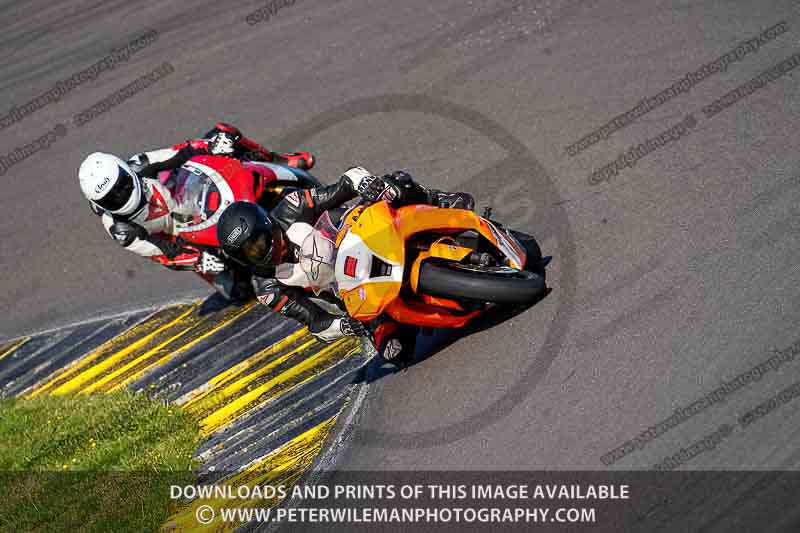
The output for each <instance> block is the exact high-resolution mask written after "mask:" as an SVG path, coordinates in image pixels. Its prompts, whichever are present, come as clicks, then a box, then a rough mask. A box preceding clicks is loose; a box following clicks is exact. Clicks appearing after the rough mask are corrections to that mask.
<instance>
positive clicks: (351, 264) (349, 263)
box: [344, 255, 358, 278]
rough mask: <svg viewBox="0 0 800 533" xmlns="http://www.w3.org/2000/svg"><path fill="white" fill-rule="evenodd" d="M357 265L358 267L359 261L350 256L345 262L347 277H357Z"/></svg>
mask: <svg viewBox="0 0 800 533" xmlns="http://www.w3.org/2000/svg"><path fill="white" fill-rule="evenodd" d="M356 265H358V259H356V258H355V257H352V256H349V255H348V256H347V259H345V260H344V273H345V275H346V276H350V277H351V278H354V277H356Z"/></svg>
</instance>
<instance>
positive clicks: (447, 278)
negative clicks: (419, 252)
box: [419, 261, 547, 305]
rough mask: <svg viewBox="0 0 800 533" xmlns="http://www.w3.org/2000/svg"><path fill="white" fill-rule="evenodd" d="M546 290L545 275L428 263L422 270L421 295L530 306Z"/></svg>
mask: <svg viewBox="0 0 800 533" xmlns="http://www.w3.org/2000/svg"><path fill="white" fill-rule="evenodd" d="M546 290H547V284H546V283H545V280H544V277H543V276H540V275H539V274H536V273H534V272H529V271H527V270H517V269H513V268H508V267H496V266H479V265H466V264H462V263H444V262H432V261H426V262H424V263H423V264H422V266H421V267H420V271H419V291H420V292H424V293H426V294H429V295H431V296H441V297H443V298H451V299H456V300H469V301H478V302H492V303H496V304H503V305H506V304H508V305H515V304H529V303H533V302H535V301H537V300H538V299H540V298H541V297H542V296H543V295H544V294H545V291H546Z"/></svg>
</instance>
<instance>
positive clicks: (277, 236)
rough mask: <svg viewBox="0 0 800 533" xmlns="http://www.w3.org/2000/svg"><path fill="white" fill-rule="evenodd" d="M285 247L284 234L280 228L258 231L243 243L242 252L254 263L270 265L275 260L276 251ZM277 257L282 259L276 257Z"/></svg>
mask: <svg viewBox="0 0 800 533" xmlns="http://www.w3.org/2000/svg"><path fill="white" fill-rule="evenodd" d="M282 249H283V235H282V234H281V232H280V230H278V229H277V228H275V231H272V232H270V231H258V232H254V233H253V234H252V235H250V237H249V238H248V239H247V240H246V241H244V242H243V243H242V247H241V250H242V254H243V255H244V257H245V258H247V260H248V261H249V262H250V263H251V264H254V265H264V266H266V265H269V264H271V263H272V261H273V257H274V256H275V255H276V254H275V252H280V250H282ZM275 259H278V260H279V259H280V258H279V257H275Z"/></svg>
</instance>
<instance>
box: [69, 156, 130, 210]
mask: <svg viewBox="0 0 800 533" xmlns="http://www.w3.org/2000/svg"><path fill="white" fill-rule="evenodd" d="M78 180H79V181H80V183H81V190H82V191H83V195H84V196H86V198H87V199H88V200H89V201H90V202H92V203H93V204H96V205H97V206H99V207H101V208H102V209H105V210H106V211H108V212H109V213H112V214H115V215H130V214H131V213H133V212H134V211H136V209H138V208H139V204H140V202H141V200H142V182H141V178H139V176H137V175H136V173H135V172H134V171H133V170H131V167H130V166H129V165H128V163H126V162H125V161H123V160H122V159H120V158H119V157H117V156H114V155H111V154H104V153H101V152H95V153H93V154H91V155H89V156H88V157H87V158H86V159H84V161H83V163H81V166H80V168H79V169H78Z"/></svg>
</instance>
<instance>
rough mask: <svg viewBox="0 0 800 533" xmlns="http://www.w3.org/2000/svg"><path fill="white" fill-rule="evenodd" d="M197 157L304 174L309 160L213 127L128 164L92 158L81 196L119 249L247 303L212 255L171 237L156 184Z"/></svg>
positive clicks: (163, 192) (82, 172)
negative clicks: (192, 274) (200, 278)
mask: <svg viewBox="0 0 800 533" xmlns="http://www.w3.org/2000/svg"><path fill="white" fill-rule="evenodd" d="M198 155H224V156H229V157H234V158H237V159H240V160H258V161H267V162H275V163H279V164H284V165H288V166H293V167H297V168H301V169H303V170H308V169H310V168H311V167H312V166H313V165H314V158H313V156H311V154H309V153H308V152H295V153H288V154H282V153H276V152H270V151H269V150H267V149H265V148H263V147H262V146H261V145H259V144H258V143H256V142H255V141H252V140H250V139H248V138H246V137H244V136H243V135H242V133H241V131H240V130H239V129H238V128H236V127H234V126H231V125H230V124H225V123H221V122H220V123H217V124H216V126H215V127H214V128H213V129H212V130H211V131H209V132H208V133H207V134H206V135H205V136H204V137H203V138H201V139H194V140H188V141H186V142H183V143H180V144H176V145H174V146H172V147H171V148H163V149H160V150H154V151H150V152H142V153H138V154H136V155H134V156H132V157H131V158H130V159H128V161H123V160H122V159H120V158H118V157H116V156H114V155H111V154H104V153H100V152H96V153H93V154H90V155H89V156H88V157H87V158H86V159H85V160H84V161H83V163H82V164H81V166H80V168H79V170H78V178H79V181H80V186H81V190H82V191H83V194H84V196H85V197H86V198H87V199H88V200H89V203H90V206H91V208H92V211H93V212H94V213H95V214H97V215H99V216H100V217H101V220H102V224H103V227H104V228H105V229H106V231H107V232H108V234H109V235H110V236H111V237H112V238H114V239H115V240H116V241H117V242H118V243H119V244H120V245H121V246H122V247H123V248H125V249H126V250H129V251H131V252H134V253H136V254H138V255H141V256H143V257H147V258H148V259H151V260H153V261H155V262H158V263H160V264H162V265H164V266H166V267H167V268H170V269H173V270H196V271H197V272H199V273H200V274H204V275H207V279H210V280H212V281H211V282H212V284H213V285H214V286H215V287H217V289H218V290H219V291H220V292H221V293H222V294H223V295H225V296H226V297H229V298H234V299H238V298H243V297H247V296H248V295H249V294H248V293H250V294H251V288H250V285H249V282H248V281H247V280H246V279H242V275H241V274H240V273H237V272H236V271H235V270H233V271H230V270H229V269H227V268H226V265H225V264H224V263H223V262H222V261H220V260H219V259H218V258H217V257H216V256H215V255H214V254H211V253H208V252H202V253H200V254H198V253H197V252H196V251H195V250H191V249H186V248H185V247H184V246H183V245H182V243H181V242H176V240H175V238H174V236H173V235H172V234H171V232H172V228H173V227H174V226H173V225H172V224H170V220H169V219H170V217H169V215H170V207H169V206H171V205H174V202H173V201H172V198H171V193H170V191H169V189H168V188H166V187H165V186H164V185H162V184H161V183H160V182H159V180H158V177H157V176H158V173H159V172H161V171H163V170H171V169H174V168H178V167H180V166H181V165H183V164H184V163H186V162H187V161H188V160H189V159H191V158H192V157H195V156H198Z"/></svg>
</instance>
